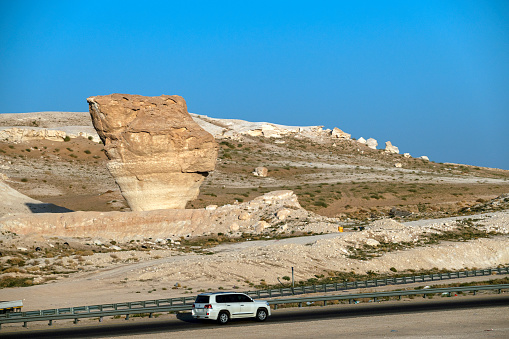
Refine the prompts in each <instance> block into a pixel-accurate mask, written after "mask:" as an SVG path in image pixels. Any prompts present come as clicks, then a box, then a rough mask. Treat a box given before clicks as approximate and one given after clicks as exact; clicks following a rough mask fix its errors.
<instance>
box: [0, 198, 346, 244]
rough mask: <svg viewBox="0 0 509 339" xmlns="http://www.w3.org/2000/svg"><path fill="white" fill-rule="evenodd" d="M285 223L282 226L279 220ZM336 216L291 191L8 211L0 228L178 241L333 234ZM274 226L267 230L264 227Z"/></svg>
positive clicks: (25, 232) (120, 239) (119, 239)
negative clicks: (180, 205)
mask: <svg viewBox="0 0 509 339" xmlns="http://www.w3.org/2000/svg"><path fill="white" fill-rule="evenodd" d="M282 220H284V224H282V225H281V221H282ZM337 222H338V220H337V219H333V218H326V217H322V216H319V215H316V214H314V213H311V212H308V211H306V210H305V209H303V208H302V207H301V206H300V204H299V202H298V199H297V196H296V195H295V194H294V193H293V192H292V191H273V192H269V193H266V194H264V195H262V196H260V197H257V198H255V199H253V200H251V201H249V202H244V203H240V204H238V205H225V206H220V207H217V206H215V208H202V209H167V210H157V211H138V212H73V213H63V214H51V213H41V214H38V215H33V214H18V215H6V216H3V217H0V231H2V232H4V231H9V232H15V233H16V234H20V235H29V234H34V233H37V234H39V235H44V236H66V237H94V238H101V239H104V240H107V239H113V240H115V241H117V242H129V241H131V240H139V239H145V238H151V237H152V238H154V239H157V238H161V239H180V237H187V236H203V235H210V234H213V233H216V234H217V233H219V232H221V233H224V234H228V235H229V236H231V237H240V236H242V234H243V233H251V234H256V233H267V232H271V234H274V232H276V233H283V232H291V231H295V232H304V233H305V232H315V233H320V232H326V233H328V232H335V231H337ZM270 225H272V226H274V225H278V226H277V227H276V226H274V227H273V228H268V226H270Z"/></svg>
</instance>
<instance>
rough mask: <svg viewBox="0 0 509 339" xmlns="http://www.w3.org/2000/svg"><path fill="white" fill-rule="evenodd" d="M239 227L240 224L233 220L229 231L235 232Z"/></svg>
mask: <svg viewBox="0 0 509 339" xmlns="http://www.w3.org/2000/svg"><path fill="white" fill-rule="evenodd" d="M239 229H240V226H239V224H237V223H236V222H233V223H232V224H231V225H230V231H232V232H236V231H238V230H239Z"/></svg>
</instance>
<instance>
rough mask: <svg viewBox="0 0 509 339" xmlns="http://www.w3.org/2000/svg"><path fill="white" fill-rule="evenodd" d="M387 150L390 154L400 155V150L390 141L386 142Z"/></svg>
mask: <svg viewBox="0 0 509 339" xmlns="http://www.w3.org/2000/svg"><path fill="white" fill-rule="evenodd" d="M385 150H386V151H387V152H389V153H396V154H399V148H397V147H396V146H394V145H393V144H392V143H391V142H390V141H387V142H385Z"/></svg>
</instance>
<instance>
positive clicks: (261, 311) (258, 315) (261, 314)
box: [256, 308, 267, 321]
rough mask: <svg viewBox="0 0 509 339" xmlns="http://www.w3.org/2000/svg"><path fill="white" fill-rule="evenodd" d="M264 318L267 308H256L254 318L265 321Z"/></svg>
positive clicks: (265, 317)
mask: <svg viewBox="0 0 509 339" xmlns="http://www.w3.org/2000/svg"><path fill="white" fill-rule="evenodd" d="M265 319H267V310H266V309H264V308H260V309H258V311H256V320H257V321H265Z"/></svg>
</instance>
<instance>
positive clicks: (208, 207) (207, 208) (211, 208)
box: [205, 205, 217, 211]
mask: <svg viewBox="0 0 509 339" xmlns="http://www.w3.org/2000/svg"><path fill="white" fill-rule="evenodd" d="M205 209H206V210H207V211H215V210H217V205H208V206H207V207H205Z"/></svg>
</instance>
